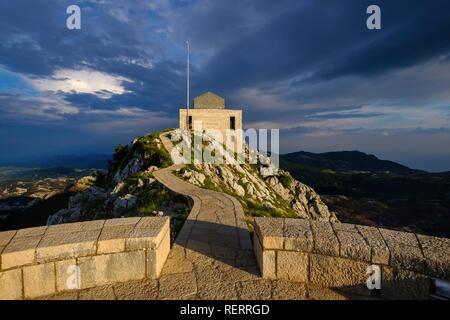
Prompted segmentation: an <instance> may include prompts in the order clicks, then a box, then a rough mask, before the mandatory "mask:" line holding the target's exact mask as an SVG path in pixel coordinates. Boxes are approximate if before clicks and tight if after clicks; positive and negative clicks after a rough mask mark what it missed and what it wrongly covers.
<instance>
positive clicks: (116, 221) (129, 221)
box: [104, 217, 141, 228]
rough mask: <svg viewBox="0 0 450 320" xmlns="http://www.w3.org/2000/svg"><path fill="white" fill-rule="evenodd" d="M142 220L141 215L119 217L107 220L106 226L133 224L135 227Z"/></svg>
mask: <svg viewBox="0 0 450 320" xmlns="http://www.w3.org/2000/svg"><path fill="white" fill-rule="evenodd" d="M140 220H141V217H129V218H117V219H108V220H106V221H105V225H104V227H105V228H106V227H118V226H132V227H135V226H136V225H137V224H138V222H139V221H140Z"/></svg>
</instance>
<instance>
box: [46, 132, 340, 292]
mask: <svg viewBox="0 0 450 320" xmlns="http://www.w3.org/2000/svg"><path fill="white" fill-rule="evenodd" d="M160 137H161V140H162V142H163V144H164V146H165V147H166V149H167V150H168V151H169V152H170V151H171V150H172V143H171V142H170V140H169V139H168V137H167V136H165V134H162V135H161V136H160ZM181 167H182V165H173V166H171V167H168V168H165V169H161V170H158V171H156V172H154V176H155V178H156V179H157V180H158V181H159V182H161V183H162V184H164V185H165V186H166V187H167V188H169V189H171V190H172V191H174V192H177V193H180V194H183V195H186V196H189V197H190V198H192V199H193V201H194V205H193V208H192V211H191V213H190V214H189V216H188V218H187V220H186V221H185V223H184V224H183V227H182V229H181V231H180V232H179V234H178V236H177V238H176V240H175V242H174V244H173V247H172V249H171V251H170V253H169V256H168V258H167V261H166V263H165V265H164V268H163V270H162V274H161V277H160V278H159V279H158V280H145V281H133V282H127V283H122V284H115V285H110V286H105V287H100V288H94V289H88V290H82V291H80V292H78V293H74V292H71V293H68V294H67V295H69V294H70V295H72V296H71V297H67V296H66V297H64V295H59V296H57V297H55V296H53V297H51V298H73V299H77V298H78V299H95V298H99V299H314V298H319V299H326V298H332V299H339V298H343V296H340V295H338V294H336V293H334V292H333V291H331V290H327V289H320V288H312V287H307V286H306V285H305V284H303V283H296V282H290V281H281V280H278V281H269V280H264V279H262V278H261V276H260V272H259V269H258V266H257V264H256V260H255V257H254V254H253V248H252V243H251V240H250V235H249V232H248V229H247V225H246V223H245V217H244V212H243V210H242V207H241V205H240V203H239V202H238V201H237V200H236V199H235V198H233V197H231V196H229V195H227V194H224V193H220V192H215V191H211V190H207V189H202V188H199V187H197V186H194V185H192V184H190V183H187V182H185V181H183V180H181V179H180V178H178V177H176V176H175V175H173V173H172V172H173V171H174V170H176V169H179V168H181Z"/></svg>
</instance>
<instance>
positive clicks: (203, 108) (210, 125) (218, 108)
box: [180, 92, 242, 142]
mask: <svg viewBox="0 0 450 320" xmlns="http://www.w3.org/2000/svg"><path fill="white" fill-rule="evenodd" d="M197 121H201V128H202V129H203V130H205V129H216V130H220V131H221V132H222V135H223V138H224V142H225V141H226V140H225V139H226V138H225V137H226V130H227V129H230V130H239V131H240V130H241V129H242V110H237V109H225V99H224V98H222V97H220V96H218V95H217V94H214V93H212V92H206V93H204V94H202V95H200V96H198V97H196V98H194V107H193V108H190V109H189V116H188V110H187V109H180V129H186V128H187V127H188V126H189V129H195V128H194V123H195V122H197ZM232 132H233V131H232Z"/></svg>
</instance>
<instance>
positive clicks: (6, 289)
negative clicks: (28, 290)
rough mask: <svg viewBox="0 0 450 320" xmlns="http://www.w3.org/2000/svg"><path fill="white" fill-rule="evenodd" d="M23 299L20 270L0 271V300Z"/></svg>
mask: <svg viewBox="0 0 450 320" xmlns="http://www.w3.org/2000/svg"><path fill="white" fill-rule="evenodd" d="M19 299H23V293H22V270H20V269H14V270H9V271H3V272H0V300H19Z"/></svg>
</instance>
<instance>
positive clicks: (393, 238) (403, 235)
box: [378, 228, 419, 247]
mask: <svg viewBox="0 0 450 320" xmlns="http://www.w3.org/2000/svg"><path fill="white" fill-rule="evenodd" d="M378 230H380V233H381V234H382V236H383V238H384V240H386V242H387V244H388V246H391V245H395V246H397V245H403V246H411V247H419V242H418V241H417V238H416V235H415V234H414V233H409V232H403V231H396V230H389V229H381V228H380V229H378Z"/></svg>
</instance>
